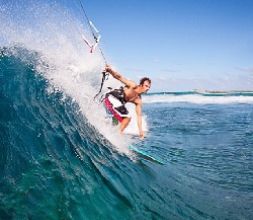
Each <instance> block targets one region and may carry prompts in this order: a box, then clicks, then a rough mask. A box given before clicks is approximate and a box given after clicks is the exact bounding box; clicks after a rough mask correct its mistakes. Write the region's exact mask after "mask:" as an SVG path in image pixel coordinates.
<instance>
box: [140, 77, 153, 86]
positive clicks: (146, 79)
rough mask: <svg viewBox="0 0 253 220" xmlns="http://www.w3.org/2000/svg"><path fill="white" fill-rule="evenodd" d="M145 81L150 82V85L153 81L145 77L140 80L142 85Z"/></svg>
mask: <svg viewBox="0 0 253 220" xmlns="http://www.w3.org/2000/svg"><path fill="white" fill-rule="evenodd" d="M145 81H148V82H149V83H151V79H149V78H148V77H143V78H141V79H140V85H143V84H144V82H145Z"/></svg>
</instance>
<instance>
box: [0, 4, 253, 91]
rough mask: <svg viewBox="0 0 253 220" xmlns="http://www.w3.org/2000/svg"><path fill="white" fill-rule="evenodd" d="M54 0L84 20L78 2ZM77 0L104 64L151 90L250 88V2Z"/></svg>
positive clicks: (252, 75)
mask: <svg viewBox="0 0 253 220" xmlns="http://www.w3.org/2000/svg"><path fill="white" fill-rule="evenodd" d="M1 1H4V0H0V2H1ZM13 1H14V2H15V1H16V0H13ZM20 1H21V0H20ZM37 1H42V2H45V3H50V4H51V3H52V1H53V0H37ZM55 1H56V2H60V3H62V4H64V6H65V7H67V8H69V9H70V11H71V12H73V14H74V15H76V16H77V17H78V18H79V19H83V20H84V18H83V17H82V16H80V15H81V14H82V10H81V6H80V4H79V0H72V1H69V0H55ZM81 1H82V3H83V5H84V8H85V11H86V13H87V15H88V17H89V19H90V20H91V21H92V22H93V23H94V24H95V26H96V27H97V28H98V29H99V31H100V34H101V35H102V38H101V42H100V47H101V48H102V50H103V52H104V54H105V56H106V59H107V61H108V63H110V64H111V65H113V66H114V67H115V68H116V69H117V70H118V71H119V72H120V73H121V74H122V75H124V76H125V77H127V78H129V79H132V80H134V81H138V80H139V79H140V78H141V77H143V76H148V77H150V78H151V79H152V89H151V91H152V92H158V91H182V90H184V91H185V90H193V89H198V90H253V0H81ZM0 13H1V11H0ZM0 37H1V36H0Z"/></svg>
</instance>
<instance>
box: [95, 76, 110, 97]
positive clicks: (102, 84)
mask: <svg viewBox="0 0 253 220" xmlns="http://www.w3.org/2000/svg"><path fill="white" fill-rule="evenodd" d="M102 74H103V76H102V81H101V84H100V89H99V91H98V93H97V94H96V95H95V96H94V98H93V100H95V99H96V98H97V96H98V95H99V94H100V93H101V91H102V89H103V86H104V82H105V80H107V79H108V76H109V73H107V72H105V71H103V72H102Z"/></svg>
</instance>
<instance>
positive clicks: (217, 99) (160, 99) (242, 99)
mask: <svg viewBox="0 0 253 220" xmlns="http://www.w3.org/2000/svg"><path fill="white" fill-rule="evenodd" d="M143 102H144V103H180V102H186V103H193V104H233V103H235V104H236V103H238V104H239V103H241V104H251V103H253V96H203V95H197V94H196V95H168V94H165V95H150V96H144V97H143Z"/></svg>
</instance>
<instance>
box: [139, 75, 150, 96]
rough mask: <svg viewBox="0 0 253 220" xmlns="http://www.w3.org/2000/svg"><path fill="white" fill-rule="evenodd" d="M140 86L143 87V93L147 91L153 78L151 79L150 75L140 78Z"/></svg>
mask: <svg viewBox="0 0 253 220" xmlns="http://www.w3.org/2000/svg"><path fill="white" fill-rule="evenodd" d="M139 87H140V88H141V90H142V93H146V92H147V91H148V90H149V89H150V87H151V79H149V78H148V77H143V78H142V79H140V85H139Z"/></svg>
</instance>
